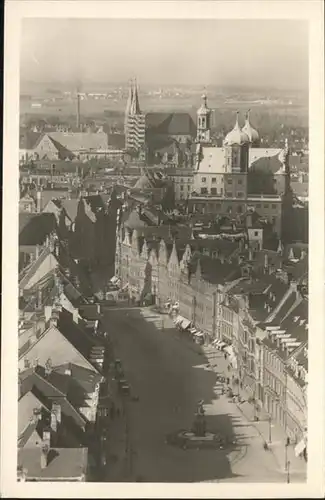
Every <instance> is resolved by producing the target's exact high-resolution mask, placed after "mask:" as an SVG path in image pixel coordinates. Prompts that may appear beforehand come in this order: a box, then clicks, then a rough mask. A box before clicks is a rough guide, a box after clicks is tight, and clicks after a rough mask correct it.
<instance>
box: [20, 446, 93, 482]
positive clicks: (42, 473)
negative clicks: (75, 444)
mask: <svg viewBox="0 0 325 500" xmlns="http://www.w3.org/2000/svg"><path fill="white" fill-rule="evenodd" d="M87 464H88V450H87V448H51V449H50V451H49V455H48V464H47V467H46V468H45V469H42V468H41V450H40V448H39V447H38V448H22V449H19V450H18V467H19V468H23V470H24V471H26V476H27V477H26V479H27V481H28V480H32V479H36V480H39V481H42V480H52V481H55V480H61V481H73V480H78V479H80V478H83V476H84V475H85V474H86V472H87Z"/></svg>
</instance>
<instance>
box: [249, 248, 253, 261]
mask: <svg viewBox="0 0 325 500" xmlns="http://www.w3.org/2000/svg"><path fill="white" fill-rule="evenodd" d="M248 260H249V261H250V262H251V261H252V260H253V251H252V249H251V248H249V250H248Z"/></svg>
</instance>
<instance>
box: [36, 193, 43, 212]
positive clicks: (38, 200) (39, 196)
mask: <svg viewBox="0 0 325 500" xmlns="http://www.w3.org/2000/svg"><path fill="white" fill-rule="evenodd" d="M41 211H42V192H41V190H40V189H38V190H37V192H36V212H37V213H38V214H40V213H41Z"/></svg>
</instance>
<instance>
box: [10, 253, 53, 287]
mask: <svg viewBox="0 0 325 500" xmlns="http://www.w3.org/2000/svg"><path fill="white" fill-rule="evenodd" d="M46 261H47V262H48V265H47V266H44V262H46ZM58 266H59V263H58V261H57V259H56V257H55V256H54V255H53V254H52V253H51V251H50V249H49V248H48V247H45V248H44V250H43V251H42V252H41V254H40V256H39V257H38V259H37V260H35V261H34V262H32V264H31V265H30V266H28V267H27V268H25V269H23V272H22V273H21V274H20V275H19V288H20V289H21V290H22V289H24V288H26V287H27V286H28V285H30V286H29V288H31V287H34V286H35V284H36V283H39V282H40V281H42V280H44V279H45V280H47V278H48V277H49V276H51V275H52V273H53V270H54V269H55V268H56V267H58ZM40 269H42V271H43V274H40V275H39V276H37V272H38V271H40ZM36 276H37V277H36ZM35 277H36V278H35ZM33 278H34V279H36V281H35V282H32V283H31V281H32V279H33Z"/></svg>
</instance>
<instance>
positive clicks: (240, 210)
mask: <svg viewBox="0 0 325 500" xmlns="http://www.w3.org/2000/svg"><path fill="white" fill-rule="evenodd" d="M242 212H243V207H242V206H241V205H238V207H237V213H239V214H241V213H242Z"/></svg>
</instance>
